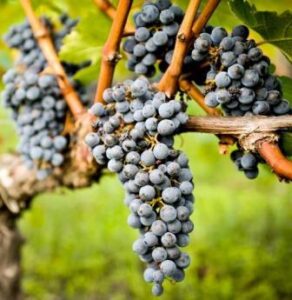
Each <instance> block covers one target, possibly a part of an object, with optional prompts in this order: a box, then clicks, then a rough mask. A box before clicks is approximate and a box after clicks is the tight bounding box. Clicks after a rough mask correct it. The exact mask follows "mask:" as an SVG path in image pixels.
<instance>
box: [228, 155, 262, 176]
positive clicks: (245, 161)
mask: <svg viewBox="0 0 292 300" xmlns="http://www.w3.org/2000/svg"><path fill="white" fill-rule="evenodd" d="M230 156H231V159H232V161H233V162H234V163H235V165H236V166H237V168H238V170H239V171H242V172H244V174H245V176H246V177H247V178H248V179H255V178H256V177H257V176H258V174H259V169H258V164H259V163H260V162H261V160H260V158H259V157H258V155H256V154H253V153H251V152H246V153H245V152H244V151H243V150H234V151H233V152H231V155H230Z"/></svg>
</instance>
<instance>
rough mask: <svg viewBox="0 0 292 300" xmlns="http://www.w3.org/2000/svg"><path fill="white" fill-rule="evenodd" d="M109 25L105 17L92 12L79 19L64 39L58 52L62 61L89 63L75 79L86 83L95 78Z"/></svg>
mask: <svg viewBox="0 0 292 300" xmlns="http://www.w3.org/2000/svg"><path fill="white" fill-rule="evenodd" d="M110 24H111V23H110V21H109V20H108V18H107V17H105V16H104V15H103V14H102V13H100V12H98V11H95V10H94V11H92V12H90V13H88V15H87V16H86V17H83V18H81V20H80V22H79V24H78V25H77V26H76V28H75V29H74V30H73V31H72V32H71V33H70V34H69V35H68V36H67V37H66V38H65V39H64V44H63V46H62V48H61V51H60V58H61V59H62V60H65V61H68V62H72V63H81V62H84V61H91V65H90V66H89V67H87V68H85V69H83V70H81V71H79V72H78V73H77V74H76V75H75V78H76V79H78V80H81V81H82V82H86V83H88V82H90V81H92V80H95V79H96V78H97V75H98V71H99V65H100V60H101V55H102V54H101V52H102V46H103V44H104V42H105V40H106V35H107V32H108V31H109V27H110Z"/></svg>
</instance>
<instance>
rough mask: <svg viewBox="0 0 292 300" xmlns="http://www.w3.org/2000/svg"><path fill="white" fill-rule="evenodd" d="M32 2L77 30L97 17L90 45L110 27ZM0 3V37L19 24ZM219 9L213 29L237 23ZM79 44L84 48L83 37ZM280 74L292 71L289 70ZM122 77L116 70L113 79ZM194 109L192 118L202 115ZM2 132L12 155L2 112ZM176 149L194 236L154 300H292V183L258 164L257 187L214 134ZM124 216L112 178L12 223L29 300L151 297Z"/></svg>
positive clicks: (278, 6) (85, 14)
mask: <svg viewBox="0 0 292 300" xmlns="http://www.w3.org/2000/svg"><path fill="white" fill-rule="evenodd" d="M35 2H36V3H35V4H36V5H37V7H38V10H39V11H40V12H49V14H51V15H52V16H54V14H56V7H57V8H58V9H60V8H61V9H65V10H68V11H69V12H71V14H72V15H74V16H76V15H81V17H82V19H81V25H80V26H82V24H83V25H84V24H86V22H89V20H90V18H92V16H94V18H100V19H99V20H102V21H101V22H104V24H105V27H104V28H103V35H102V36H99V37H100V40H99V41H95V42H96V43H97V42H98V43H99V44H98V43H97V44H96V47H97V48H98V46H100V45H101V42H102V40H104V39H105V37H106V32H107V30H108V26H109V23H108V21H107V20H105V19H104V18H103V16H102V15H101V14H100V13H98V11H97V10H96V9H95V7H94V6H93V5H92V3H91V1H89V0H88V1H87V0H86V1H84V3H82V5H81V4H80V1H76V0H74V1H72V0H71V1H69V0H68V1H62V3H59V2H60V1H35ZM137 2H138V3H141V1H137ZM252 2H253V3H256V4H257V5H258V6H259V8H261V9H271V10H277V11H278V12H281V11H283V10H284V9H287V8H288V7H289V3H290V5H291V2H290V1H263V0H262V1H252ZM181 3H182V4H184V5H186V3H187V1H181ZM0 4H1V7H0V8H1V10H2V12H3V14H5V16H6V17H5V20H4V21H3V18H2V20H1V22H2V21H3V22H2V23H1V28H0V29H1V33H3V32H4V31H5V30H7V28H8V26H9V25H11V24H12V23H13V21H19V20H21V18H22V12H21V10H20V9H19V4H18V3H17V2H16V1H3V0H2V1H0ZM90 5H91V6H90ZM58 9H57V10H58ZM226 9H228V7H227V4H226V3H225V2H224V1H223V3H222V4H221V6H220V8H219V10H218V13H217V15H215V17H214V18H213V23H214V24H218V22H219V21H220V25H224V26H227V27H229V28H230V27H231V26H232V25H234V24H236V23H238V22H239V21H238V20H237V19H236V18H235V17H234V16H233V15H232V14H231V12H229V11H227V10H226ZM222 16H224V17H222ZM82 21H83V22H84V23H82ZM84 26H85V25H84ZM92 27H93V26H92ZM90 30H91V31H92V30H93V29H92V28H91V29H90ZM99 30H100V29H99ZM99 35H100V31H99ZM254 36H256V34H254ZM85 40H86V41H90V40H91V37H90V32H89V33H88V36H87V37H86V39H85ZM88 43H89V44H90V42H88ZM95 50H96V49H95ZM265 50H266V51H268V53H269V54H270V55H271V56H272V61H273V62H274V63H275V64H277V66H279V61H280V62H281V65H280V67H281V68H277V72H278V73H281V72H284V71H283V68H284V67H283V66H285V65H286V66H287V63H286V62H285V61H283V57H282V56H281V55H280V54H279V52H278V51H276V50H275V48H271V47H266V49H265ZM11 63H12V62H11V52H8V50H7V48H6V47H5V46H4V44H0V72H2V73H3V72H4V70H5V69H6V68H7V67H9V66H10V65H11ZM122 64H123V63H121V65H122ZM284 69H285V68H284ZM286 69H288V70H290V71H291V65H290V66H289V65H288V68H286ZM96 70H97V69H95V70H94V69H93V70H91V72H92V74H95V73H94V71H95V72H96ZM95 75H96V74H95ZM86 76H88V74H86ZM125 76H127V74H126V73H125V71H124V68H123V67H122V66H121V67H119V69H118V79H121V78H122V77H125ZM92 78H94V77H92ZM191 106H192V107H191V111H192V112H193V113H199V114H201V111H199V110H198V109H197V108H196V107H195V105H194V104H191ZM0 125H1V130H0V152H1V153H4V152H7V151H13V150H14V148H15V145H16V142H17V137H16V135H15V131H14V127H13V124H12V122H11V121H10V119H9V117H8V114H7V112H5V111H4V110H3V109H0ZM176 144H177V147H178V148H180V149H183V150H184V151H185V152H186V153H187V155H188V157H189V158H190V165H191V169H192V171H193V173H194V178H195V196H196V209H195V212H194V214H193V217H192V219H193V221H194V223H195V226H196V229H195V230H194V232H193V233H192V234H191V240H192V242H191V245H190V246H189V247H187V249H186V250H187V251H188V252H189V253H190V254H191V256H192V265H191V267H190V268H189V269H188V270H187V272H186V279H185V280H184V282H182V283H179V284H175V285H174V284H172V283H171V282H167V283H166V285H165V293H164V295H163V296H162V297H161V299H162V300H163V299H165V300H177V299H184V300H197V299H198V300H213V299H214V300H221V299H222V300H229V299H230V300H231V299H239V300H241V299H242V300H247V299H250V300H253V299H265V300H270V299H271V300H274V299H283V300H288V299H292V280H291V278H292V260H291V257H292V222H291V220H292V187H291V185H288V184H285V183H280V182H278V180H277V178H276V176H274V175H273V174H271V172H270V171H269V170H268V168H267V167H265V166H262V167H261V172H260V176H259V178H258V179H256V180H254V181H249V180H247V179H246V178H245V177H244V175H243V174H242V173H239V172H238V171H237V170H236V169H235V167H234V165H233V164H232V162H231V161H230V159H229V157H228V156H226V157H224V156H221V155H219V153H218V145H217V139H216V138H215V137H214V136H211V135H203V134H184V135H182V136H180V137H177V139H176ZM127 215H128V211H127V208H126V207H125V205H124V203H123V190H122V187H121V185H120V184H119V182H118V180H117V178H116V177H115V176H113V175H109V174H105V175H104V176H103V177H102V179H101V181H100V183H98V184H95V185H93V186H92V187H91V188H87V189H82V190H78V191H69V190H65V189H60V190H58V191H56V192H54V193H48V194H45V195H41V196H38V197H37V198H36V199H34V201H33V203H32V206H31V208H30V209H29V210H28V211H26V212H24V213H23V216H22V218H21V220H20V221H19V226H20V229H21V232H22V233H23V235H24V236H25V238H26V244H25V246H24V248H23V253H22V254H23V261H22V266H23V289H24V292H25V294H26V297H27V299H31V300H67V299H68V300H69V299H70V300H71V299H72V300H77V299H78V300H79V299H80V300H83V299H84V300H95V299H96V300H103V299H105V300H108V299H110V300H134V299H135V300H136V299H139V300H144V299H145V300H146V299H152V296H151V292H150V289H151V288H150V285H148V284H146V283H145V282H144V281H143V278H142V274H143V264H142V263H140V262H139V260H138V258H137V256H136V255H135V254H134V253H133V252H132V250H131V245H132V242H133V241H134V239H135V238H136V237H137V235H138V233H137V232H136V231H135V230H133V229H131V228H129V227H128V226H127V223H126V219H127Z"/></svg>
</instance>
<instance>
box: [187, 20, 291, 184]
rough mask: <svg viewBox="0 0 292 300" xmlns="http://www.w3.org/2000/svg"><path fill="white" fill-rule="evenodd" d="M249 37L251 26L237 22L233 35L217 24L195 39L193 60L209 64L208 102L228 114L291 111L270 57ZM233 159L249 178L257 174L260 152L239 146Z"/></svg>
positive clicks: (207, 81)
mask: <svg viewBox="0 0 292 300" xmlns="http://www.w3.org/2000/svg"><path fill="white" fill-rule="evenodd" d="M248 36H249V30H248V28H247V27H246V26H244V25H238V26H236V27H234V28H233V30H232V32H231V34H230V35H228V33H227V31H226V30H225V29H224V28H223V27H214V28H213V29H212V31H211V32H210V33H207V32H203V33H201V34H200V36H199V37H198V38H197V39H196V40H195V42H194V48H193V50H192V58H193V60H194V61H196V62H201V63H203V62H207V64H208V72H206V76H205V77H204V78H203V82H204V92H205V104H206V105H207V106H209V107H217V106H220V107H221V108H222V110H223V111H224V113H225V114H226V115H228V116H237V117H238V116H252V115H266V116H272V115H276V116H280V115H286V114H291V113H292V108H291V107H290V105H289V102H288V101H287V100H286V99H283V94H282V89H281V85H280V82H279V81H278V79H277V78H276V76H274V75H272V74H271V71H270V59H269V58H268V57H267V56H265V55H264V54H263V52H262V50H261V49H260V48H259V47H257V45H256V43H255V41H254V40H252V39H248ZM231 159H232V160H233V161H234V162H235V164H236V166H237V167H238V169H239V170H240V171H243V172H244V174H245V175H246V177H247V178H249V179H254V178H256V177H257V176H258V173H259V171H258V164H259V162H261V160H260V158H259V156H258V155H256V154H253V153H250V152H247V153H244V151H243V150H242V149H239V150H235V151H234V152H232V153H231Z"/></svg>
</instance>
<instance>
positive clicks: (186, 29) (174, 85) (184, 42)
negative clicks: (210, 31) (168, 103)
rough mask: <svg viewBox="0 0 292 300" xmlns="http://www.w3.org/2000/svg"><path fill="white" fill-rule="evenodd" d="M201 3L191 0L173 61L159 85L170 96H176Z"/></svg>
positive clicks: (197, 0) (178, 36)
mask: <svg viewBox="0 0 292 300" xmlns="http://www.w3.org/2000/svg"><path fill="white" fill-rule="evenodd" d="M200 3H201V1H200V0H191V1H190V2H189V5H188V8H187V10H186V13H185V16H184V19H183V21H182V24H181V26H180V29H179V32H178V34H177V38H176V43H175V47H174V52H173V56H172V60H171V63H170V65H169V67H168V68H167V70H166V72H165V73H164V75H163V76H162V78H161V80H160V82H159V84H158V86H157V88H158V90H160V91H161V92H164V93H165V94H166V95H167V96H168V97H172V96H174V95H175V93H176V92H177V89H178V80H179V77H180V75H181V73H182V67H183V63H184V58H185V56H186V53H187V50H188V46H189V44H190V41H191V39H192V37H193V34H192V26H193V23H194V20H195V18H196V15H197V12H198V9H199V6H200Z"/></svg>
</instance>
